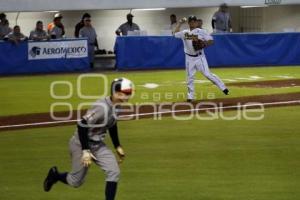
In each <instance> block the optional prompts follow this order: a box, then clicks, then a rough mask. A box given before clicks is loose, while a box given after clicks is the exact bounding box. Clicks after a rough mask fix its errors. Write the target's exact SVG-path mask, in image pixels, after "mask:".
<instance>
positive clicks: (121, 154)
mask: <svg viewBox="0 0 300 200" xmlns="http://www.w3.org/2000/svg"><path fill="white" fill-rule="evenodd" d="M116 152H117V154H118V156H119V161H118V162H119V164H120V163H122V162H123V161H124V159H125V151H124V150H123V148H122V147H121V146H118V147H117V148H116Z"/></svg>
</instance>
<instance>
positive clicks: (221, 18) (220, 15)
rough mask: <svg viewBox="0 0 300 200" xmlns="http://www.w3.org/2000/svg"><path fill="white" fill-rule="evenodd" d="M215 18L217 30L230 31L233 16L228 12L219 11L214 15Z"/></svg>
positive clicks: (220, 31)
mask: <svg viewBox="0 0 300 200" xmlns="http://www.w3.org/2000/svg"><path fill="white" fill-rule="evenodd" d="M213 20H215V29H216V31H217V32H219V33H222V32H229V29H230V27H229V23H230V20H231V18H230V14H229V13H228V12H221V11H217V12H216V13H215V14H214V16H213Z"/></svg>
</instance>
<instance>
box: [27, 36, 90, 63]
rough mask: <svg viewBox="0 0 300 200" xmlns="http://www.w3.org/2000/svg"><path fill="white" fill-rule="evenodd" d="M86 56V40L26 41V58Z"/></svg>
mask: <svg viewBox="0 0 300 200" xmlns="http://www.w3.org/2000/svg"><path fill="white" fill-rule="evenodd" d="M84 57H88V47H87V41H86V40H74V41H73V40H71V41H45V42H29V43H28V60H42V59H62V58H65V59H71V58H84Z"/></svg>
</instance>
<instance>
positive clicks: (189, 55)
mask: <svg viewBox="0 0 300 200" xmlns="http://www.w3.org/2000/svg"><path fill="white" fill-rule="evenodd" d="M185 21H186V19H185V18H184V19H182V20H180V21H179V24H178V26H177V27H176V29H175V37H176V38H181V39H182V41H183V45H184V53H185V54H186V55H185V62H186V72H187V87H188V94H187V101H188V102H192V101H193V100H194V93H195V91H194V76H195V73H196V71H200V72H201V73H202V74H203V75H204V76H205V77H206V78H207V79H208V80H210V81H211V82H213V83H214V84H215V85H216V86H217V87H218V88H219V89H220V90H222V91H223V93H224V94H226V95H228V94H229V90H228V89H227V88H226V86H225V84H224V83H223V81H222V80H221V79H220V78H219V77H218V76H216V75H215V74H212V73H211V72H210V70H209V68H208V63H207V60H206V57H205V54H204V51H203V49H200V50H196V49H195V48H194V46H193V40H202V41H203V48H205V47H207V46H210V45H212V44H213V38H212V36H211V35H209V34H208V33H207V32H206V31H205V30H203V29H200V28H197V25H198V22H197V17H196V16H193V15H192V16H190V17H189V18H188V24H189V29H186V30H183V31H180V27H181V25H182V24H183V23H185Z"/></svg>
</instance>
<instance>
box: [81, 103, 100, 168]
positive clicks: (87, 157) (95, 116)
mask: <svg viewBox="0 0 300 200" xmlns="http://www.w3.org/2000/svg"><path fill="white" fill-rule="evenodd" d="M102 119H104V112H103V109H102V107H101V106H99V107H94V108H92V109H91V110H89V111H88V113H87V114H86V115H85V116H83V118H82V119H81V120H80V122H79V123H78V124H77V129H78V136H79V141H80V144H81V148H82V157H81V162H82V164H83V165H84V166H85V167H89V166H90V165H91V164H92V160H97V159H96V157H95V156H94V155H93V154H92V152H91V150H90V145H89V135H88V134H89V129H90V127H91V126H93V125H95V124H96V122H97V121H103V120H102Z"/></svg>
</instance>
